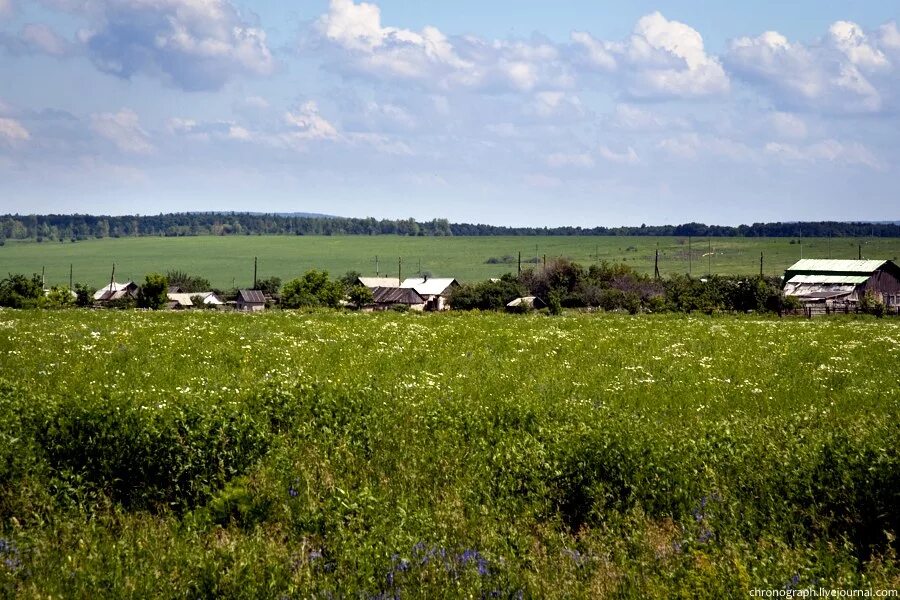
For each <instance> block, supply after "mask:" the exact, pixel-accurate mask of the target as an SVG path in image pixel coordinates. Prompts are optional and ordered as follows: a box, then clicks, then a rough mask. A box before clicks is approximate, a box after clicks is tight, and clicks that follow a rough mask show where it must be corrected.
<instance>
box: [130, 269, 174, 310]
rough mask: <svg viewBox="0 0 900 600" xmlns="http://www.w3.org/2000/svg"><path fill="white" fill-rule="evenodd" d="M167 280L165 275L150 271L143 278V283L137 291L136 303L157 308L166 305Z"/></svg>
mask: <svg viewBox="0 0 900 600" xmlns="http://www.w3.org/2000/svg"><path fill="white" fill-rule="evenodd" d="M168 291H169V280H168V279H166V276H165V275H160V274H159V273H150V274H148V275H147V276H146V277H145V278H144V285H142V286H141V289H140V291H139V292H138V299H137V305H138V307H140V308H150V309H152V310H159V309H160V308H162V307H164V306H165V305H166V301H167V300H168V297H167V296H166V294H167V292H168Z"/></svg>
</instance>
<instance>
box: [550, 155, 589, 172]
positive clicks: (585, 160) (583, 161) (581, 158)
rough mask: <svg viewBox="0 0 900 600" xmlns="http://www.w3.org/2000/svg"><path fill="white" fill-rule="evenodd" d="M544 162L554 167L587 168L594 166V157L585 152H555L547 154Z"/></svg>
mask: <svg viewBox="0 0 900 600" xmlns="http://www.w3.org/2000/svg"><path fill="white" fill-rule="evenodd" d="M546 162H547V165H548V166H550V167H553V168H555V169H559V168H564V167H580V168H584V169H588V168H590V167H593V166H594V157H592V156H591V155H590V154H585V153H577V154H566V153H562V152H557V153H554V154H551V155H549V156H547V159H546Z"/></svg>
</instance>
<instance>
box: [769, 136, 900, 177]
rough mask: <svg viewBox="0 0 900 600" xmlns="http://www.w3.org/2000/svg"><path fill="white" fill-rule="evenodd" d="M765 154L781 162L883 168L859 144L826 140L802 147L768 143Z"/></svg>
mask: <svg viewBox="0 0 900 600" xmlns="http://www.w3.org/2000/svg"><path fill="white" fill-rule="evenodd" d="M765 152H766V153H767V154H768V155H770V156H773V157H776V158H778V159H780V160H781V161H783V162H811V163H815V162H826V163H836V164H842V165H849V166H855V165H858V166H865V167H869V168H870V169H874V170H879V171H880V170H883V169H884V168H885V165H884V163H883V162H882V161H881V160H880V159H879V158H878V157H877V156H876V155H875V154H874V153H873V152H872V151H871V150H869V148H867V147H866V146H865V145H863V144H860V143H859V142H850V143H843V142H839V141H838V140H835V139H826V140H822V141H819V142H816V143H813V144H807V145H804V146H798V145H794V144H785V143H779V142H770V143H768V144H766V146H765Z"/></svg>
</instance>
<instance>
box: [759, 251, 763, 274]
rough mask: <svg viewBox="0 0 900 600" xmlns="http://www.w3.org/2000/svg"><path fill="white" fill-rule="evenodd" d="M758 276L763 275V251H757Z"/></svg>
mask: <svg viewBox="0 0 900 600" xmlns="http://www.w3.org/2000/svg"><path fill="white" fill-rule="evenodd" d="M759 276H760V278H762V276H763V253H762V252H760V253H759Z"/></svg>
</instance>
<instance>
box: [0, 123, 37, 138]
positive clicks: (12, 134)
mask: <svg viewBox="0 0 900 600" xmlns="http://www.w3.org/2000/svg"><path fill="white" fill-rule="evenodd" d="M30 139H31V134H30V133H28V130H27V129H25V127H23V126H22V124H21V123H20V122H18V121H16V120H15V119H7V118H0V140H3V141H6V142H25V141H28V140H30Z"/></svg>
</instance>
